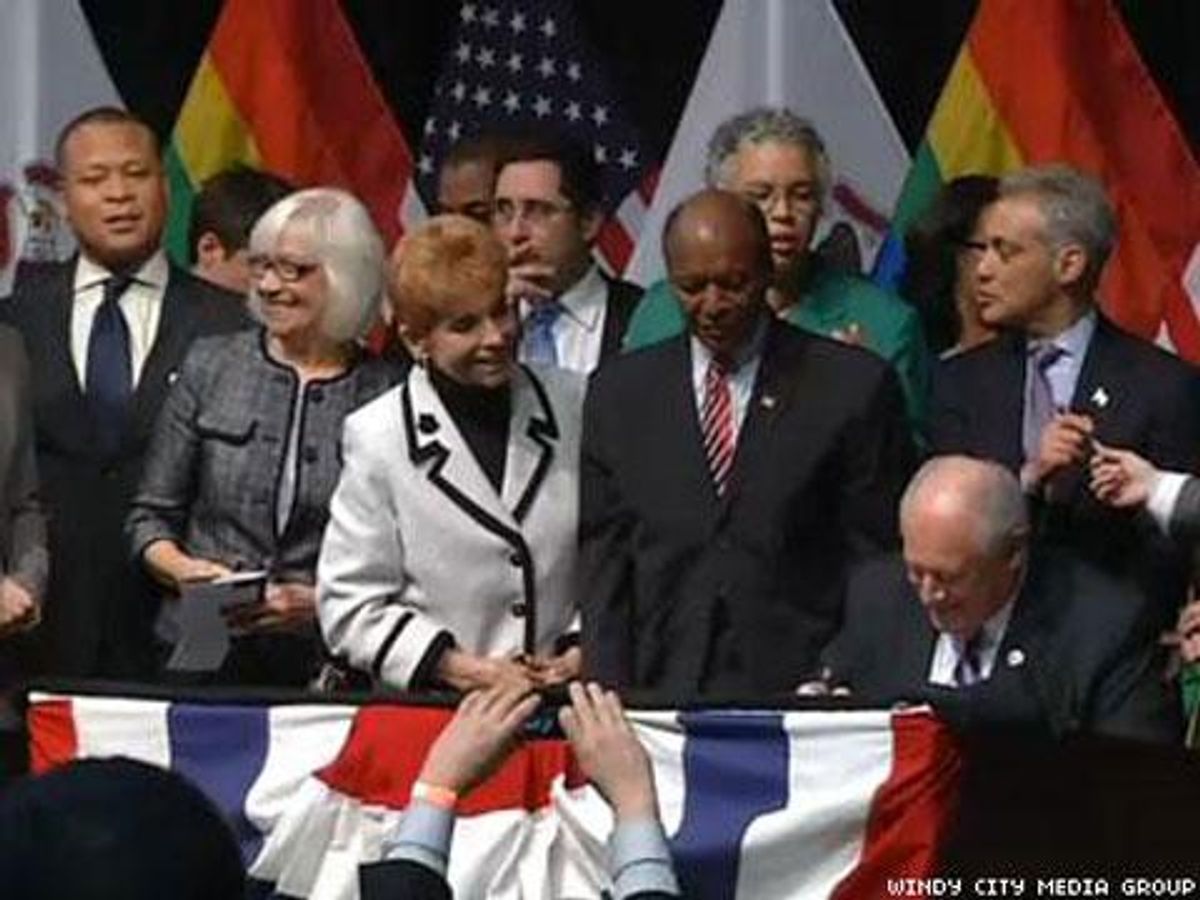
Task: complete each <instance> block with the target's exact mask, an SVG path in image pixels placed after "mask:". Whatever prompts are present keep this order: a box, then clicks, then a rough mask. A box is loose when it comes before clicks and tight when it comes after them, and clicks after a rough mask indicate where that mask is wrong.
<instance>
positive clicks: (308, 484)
mask: <svg viewBox="0 0 1200 900" xmlns="http://www.w3.org/2000/svg"><path fill="white" fill-rule="evenodd" d="M250 265H251V269H252V271H253V275H254V281H253V287H252V290H251V293H250V309H251V312H252V313H253V314H254V315H255V317H256V318H257V319H258V321H259V322H260V323H261V328H259V329H257V330H253V331H246V332H242V333H239V334H235V335H227V336H222V337H214V338H208V339H203V340H199V341H197V342H196V343H195V344H194V345H193V347H192V349H191V350H190V352H189V353H188V356H187V359H186V360H185V361H184V364H183V366H182V368H181V370H180V372H179V378H178V380H177V381H176V382H175V384H174V385H173V387H172V389H171V393H170V396H169V397H168V399H167V402H166V404H165V405H164V407H163V410H162V413H161V415H160V418H159V421H158V425H157V430H156V433H155V437H154V442H153V444H152V446H151V450H150V453H149V455H148V457H147V461H146V467H145V471H144V474H143V477H142V482H141V485H140V487H139V490H138V492H137V494H136V496H135V497H134V501H133V507H132V511H131V513H130V516H129V521H128V526H127V528H128V533H129V538H130V541H131V543H132V549H133V552H134V554H135V555H136V556H137V557H138V558H139V559H140V560H141V561H142V563H143V564H144V566H145V567H146V569H147V571H148V572H149V573H150V574H151V575H152V576H153V577H154V578H155V580H156V581H158V582H160V583H161V584H162V585H164V586H165V587H166V588H167V590H168V591H169V592H172V593H178V592H179V590H180V588H181V586H182V585H184V584H185V583H187V582H190V581H203V580H208V579H212V578H215V577H219V576H222V575H226V574H229V573H231V572H233V571H237V570H260V569H262V570H266V571H267V573H268V582H267V586H266V589H265V592H264V596H263V602H261V603H260V604H257V605H252V606H249V607H245V608H243V609H241V610H239V611H237V612H235V613H233V614H231V616H230V624H231V626H232V627H233V628H234V629H235V633H236V634H237V636H236V637H235V639H234V642H233V649H232V651H231V653H230V656H229V658H228V659H227V660H226V664H225V666H224V667H223V669H222V671H221V673H220V675H219V680H221V681H226V682H232V683H249V684H304V683H306V682H308V681H309V680H310V679H311V678H312V676H313V675H314V673H315V671H316V669H317V668H318V667H319V663H320V659H319V656H320V654H319V647H320V643H319V640H318V636H317V629H316V624H315V617H316V608H315V594H314V589H313V581H314V574H315V571H316V564H317V553H318V550H319V548H320V543H321V534H322V532H323V531H324V528H325V522H326V519H327V517H328V507H329V499H330V497H331V496H332V494H333V489H334V487H335V485H336V484H337V480H338V475H339V473H340V471H341V460H340V457H339V454H338V439H339V437H340V434H341V429H342V421H343V419H345V417H346V415H347V414H348V413H350V412H351V411H352V410H353V409H355V408H356V407H358V406H360V405H361V404H363V403H364V402H366V401H367V400H370V399H372V398H373V397H374V396H375V395H377V394H379V393H381V392H382V391H383V390H385V389H386V388H387V387H389V386H390V385H391V384H393V383H394V382H395V381H396V380H397V379H398V377H399V375H400V373H399V372H398V371H397V370H396V369H395V368H394V367H391V366H388V365H386V364H383V363H380V362H379V361H377V360H368V359H366V358H365V357H364V356H363V354H362V351H361V349H360V346H359V343H358V338H359V337H360V336H361V335H362V334H363V333H364V332H365V331H366V330H367V329H368V328H369V327H370V325H371V323H372V321H373V320H374V317H375V315H376V313H377V311H378V309H379V305H380V298H381V296H382V282H383V243H382V241H381V240H380V237H379V234H378V233H377V232H376V230H375V228H374V226H373V225H372V224H371V219H370V216H369V215H368V213H367V211H366V209H365V208H364V207H363V205H362V204H361V203H359V202H358V200H356V199H355V198H354V197H352V196H351V195H350V194H347V193H345V192H344V191H340V190H334V189H331V188H313V189H309V190H304V191H299V192H297V193H294V194H291V195H289V196H287V197H285V198H284V199H283V200H281V201H279V202H278V203H276V204H275V205H274V206H272V207H271V208H270V209H269V210H267V212H266V213H264V214H263V216H262V218H261V219H259V220H258V222H257V223H256V224H255V226H254V229H253V231H252V232H251V235H250ZM177 607H178V601H174V602H173V601H171V600H168V602H166V603H165V604H164V608H163V613H162V615H161V616H160V619H159V628H158V632H159V636H160V637H161V638H163V640H164V641H167V642H170V641H172V640H173V639H174V638H175V637H177V634H174V633H173V632H174V631H175V630H177V629H176V627H175V623H176V621H177V615H178V608H177Z"/></svg>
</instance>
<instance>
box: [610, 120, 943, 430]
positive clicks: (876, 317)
mask: <svg viewBox="0 0 1200 900" xmlns="http://www.w3.org/2000/svg"><path fill="white" fill-rule="evenodd" d="M705 180H706V182H707V183H708V185H709V186H710V187H719V188H724V189H726V190H730V191H733V192H734V193H737V194H741V195H742V196H743V197H745V198H746V199H747V200H750V201H751V202H752V203H754V204H755V205H756V206H757V207H758V208H759V210H760V211H761V212H762V214H763V217H764V218H765V219H766V221H767V231H768V234H769V235H770V238H771V262H772V266H773V270H774V271H773V276H772V281H771V286H770V289H769V290H768V292H767V302H768V304H769V305H770V306H771V309H772V311H773V312H774V313H775V315H776V316H778V317H779V318H781V319H783V320H784V321H786V322H788V323H790V324H792V325H796V326H798V327H800V328H803V329H806V330H808V331H811V332H814V333H816V334H822V335H825V336H826V337H833V338H837V339H838V340H841V341H844V342H846V343H851V344H858V345H860V346H864V347H866V348H867V349H868V350H871V351H873V352H874V353H876V354H878V355H879V356H882V357H883V358H884V359H886V360H887V361H888V362H890V363H891V364H892V366H893V367H894V368H895V370H896V374H897V375H898V376H899V378H900V385H901V387H902V388H903V389H904V394H905V402H906V404H907V407H908V414H909V420H910V422H911V424H912V426H913V430H914V433H916V434H918V435H919V434H921V433H922V431H923V425H924V422H925V411H926V404H927V400H928V392H929V369H930V361H929V350H928V347H927V345H926V341H925V336H924V334H923V333H922V331H921V323H920V319H919V317H918V315H917V313H916V311H915V310H914V309H913V308H912V307H911V306H909V305H908V304H907V303H905V302H904V301H903V300H901V299H900V298H898V297H895V296H893V295H890V294H888V293H886V292H885V291H883V290H881V289H880V288H878V287H876V286H875V285H873V284H872V283H871V282H869V281H867V280H866V279H865V278H861V277H858V276H857V275H850V274H846V273H844V272H839V271H836V270H835V269H834V268H833V267H832V266H830V265H828V264H827V263H826V262H824V261H823V260H822V259H821V258H820V256H819V254H818V253H817V252H816V251H815V250H814V249H813V247H812V242H813V237H814V235H815V234H816V229H817V223H818V221H819V220H820V217H821V212H822V209H823V205H824V202H825V196H826V195H827V194H828V192H829V188H830V182H831V173H830V163H829V157H828V156H827V154H826V152H825V144H824V142H823V141H822V140H821V136H820V135H819V134H818V133H817V130H816V128H814V127H813V125H812V123H811V122H809V121H808V120H806V119H803V118H801V117H800V116H798V115H796V114H795V113H794V112H792V111H791V110H789V109H786V108H771V107H761V108H758V109H752V110H749V111H748V112H745V113H741V114H739V115H737V116H734V117H733V118H731V119H729V120H727V121H725V122H724V123H722V124H721V125H720V126H718V127H717V129H716V131H714V132H713V135H712V138H711V139H710V140H709V144H708V163H707V166H706V171H705ZM683 330H684V315H683V312H682V310H681V308H680V306H679V303H678V297H677V295H676V293H675V292H674V291H673V290H672V289H671V287H670V285H669V283H668V282H666V281H661V282H659V283H657V284H655V285H653V286H651V287H650V289H649V290H648V291H647V292H646V296H645V297H644V298H643V299H642V302H641V303H640V304H639V306H638V308H637V310H636V311H635V312H634V315H633V319H632V320H631V322H630V324H629V330H628V332H627V334H626V336H625V347H626V348H627V349H636V348H638V347H645V346H648V345H650V344H654V343H657V342H658V341H661V340H664V339H665V338H668V337H672V336H674V335H677V334H680V333H681V332H683Z"/></svg>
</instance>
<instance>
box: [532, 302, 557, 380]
mask: <svg viewBox="0 0 1200 900" xmlns="http://www.w3.org/2000/svg"><path fill="white" fill-rule="evenodd" d="M564 312H565V310H564V309H563V305H562V304H561V303H559V302H558V301H557V300H547V301H545V302H543V303H537V304H533V305H532V308H531V309H530V310H529V315H527V316H526V317H525V360H526V362H530V363H533V364H534V365H543V366H557V365H558V348H557V347H556V346H555V345H554V323H555V322H557V321H558V317H559V316H561V315H562V314H563V313H564Z"/></svg>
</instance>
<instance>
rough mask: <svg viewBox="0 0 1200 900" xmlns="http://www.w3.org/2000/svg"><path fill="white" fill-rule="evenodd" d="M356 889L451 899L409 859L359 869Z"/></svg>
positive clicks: (416, 899) (381, 896) (389, 897)
mask: <svg viewBox="0 0 1200 900" xmlns="http://www.w3.org/2000/svg"><path fill="white" fill-rule="evenodd" d="M358 890H359V896H360V897H361V898H362V900H450V898H451V897H452V896H453V894H452V893H451V892H450V885H448V884H447V883H446V880H445V879H444V878H442V877H441V876H440V875H438V874H437V873H436V872H434V871H433V870H432V869H430V868H428V867H427V866H423V865H421V864H420V863H418V862H413V861H412V860H408V859H398V860H387V861H384V862H377V863H370V864H368V865H363V866H359V867H358ZM629 900H675V895H674V894H664V893H661V892H659V891H639V892H637V893H635V894H630V895H629Z"/></svg>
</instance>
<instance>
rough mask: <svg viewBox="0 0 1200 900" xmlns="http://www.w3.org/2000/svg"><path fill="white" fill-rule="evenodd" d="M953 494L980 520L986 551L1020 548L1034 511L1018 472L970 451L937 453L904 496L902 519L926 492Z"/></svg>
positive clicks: (981, 545) (992, 553) (979, 531)
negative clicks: (1030, 506)
mask: <svg viewBox="0 0 1200 900" xmlns="http://www.w3.org/2000/svg"><path fill="white" fill-rule="evenodd" d="M931 491H938V492H942V493H945V494H950V495H952V496H953V502H956V503H957V504H958V505H959V506H961V507H962V508H963V509H966V510H970V511H971V512H972V513H973V515H972V518H973V520H974V521H975V522H976V528H975V532H976V537H977V539H978V543H979V549H980V550H981V552H983V553H984V554H986V555H988V556H998V555H1001V554H1004V553H1008V552H1011V551H1012V550H1015V549H1017V548H1018V547H1019V546H1021V544H1023V543H1024V541H1025V539H1026V538H1027V537H1028V535H1029V511H1028V509H1027V507H1026V502H1025V494H1024V493H1023V492H1022V490H1021V485H1020V482H1018V481H1017V479H1016V476H1014V475H1013V474H1012V472H1010V471H1008V469H1006V468H1004V466H1002V465H1000V464H999V463H995V462H991V461H990V460H983V459H975V458H973V457H970V456H935V457H933V458H931V459H928V460H926V461H925V463H924V464H923V465H922V466H921V468H919V469H917V473H916V474H915V475H914V476H913V477H912V480H911V481H909V483H908V486H907V487H906V488H905V489H904V494H903V496H902V497H901V498H900V520H901V522H903V521H904V520H905V519H906V518H907V517H908V516H909V514H910V512H911V510H912V507H913V504H914V503H916V502H917V500H918V499H919V498H920V497H921V495H923V494H925V493H926V492H931Z"/></svg>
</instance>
